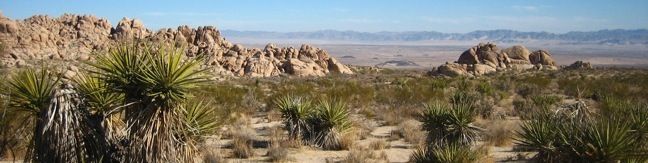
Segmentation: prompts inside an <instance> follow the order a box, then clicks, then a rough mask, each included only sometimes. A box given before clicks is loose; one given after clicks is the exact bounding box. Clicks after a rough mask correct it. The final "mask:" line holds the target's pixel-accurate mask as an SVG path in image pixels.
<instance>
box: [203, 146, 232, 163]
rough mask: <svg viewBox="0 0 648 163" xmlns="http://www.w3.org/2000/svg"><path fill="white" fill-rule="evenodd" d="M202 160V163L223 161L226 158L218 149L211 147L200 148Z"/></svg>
mask: <svg viewBox="0 0 648 163" xmlns="http://www.w3.org/2000/svg"><path fill="white" fill-rule="evenodd" d="M202 151H203V152H202V153H203V155H202V161H203V162H204V163H225V162H227V160H226V159H225V158H224V157H223V156H222V155H221V153H220V150H218V149H212V148H203V149H202Z"/></svg>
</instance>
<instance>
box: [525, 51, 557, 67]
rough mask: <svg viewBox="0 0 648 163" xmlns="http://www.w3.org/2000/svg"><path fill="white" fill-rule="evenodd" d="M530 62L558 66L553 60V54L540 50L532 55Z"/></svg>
mask: <svg viewBox="0 0 648 163" xmlns="http://www.w3.org/2000/svg"><path fill="white" fill-rule="evenodd" d="M529 60H530V61H531V64H540V65H548V66H556V62H555V61H554V60H553V58H551V54H550V53H549V52H548V51H545V50H538V51H535V52H533V53H531V55H530V56H529Z"/></svg>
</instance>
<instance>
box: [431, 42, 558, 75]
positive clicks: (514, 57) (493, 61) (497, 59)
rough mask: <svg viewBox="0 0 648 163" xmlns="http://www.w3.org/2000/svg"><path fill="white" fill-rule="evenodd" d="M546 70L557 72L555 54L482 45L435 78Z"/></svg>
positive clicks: (440, 69) (437, 71) (437, 72)
mask: <svg viewBox="0 0 648 163" xmlns="http://www.w3.org/2000/svg"><path fill="white" fill-rule="evenodd" d="M528 69H542V70H555V69H557V68H556V65H555V62H554V60H553V59H552V58H551V54H550V53H549V52H547V51H544V50H538V51H535V52H533V53H530V52H529V50H528V49H527V48H526V47H524V46H521V45H516V46H513V47H510V48H507V49H504V50H500V49H499V48H498V47H497V45H495V44H493V43H485V44H484V43H481V44H479V45H477V46H474V47H471V48H470V49H468V50H466V51H464V52H463V53H462V54H461V55H460V56H459V59H458V60H457V61H456V62H454V63H446V64H444V65H441V66H439V67H438V68H436V69H434V70H433V72H431V74H434V75H446V76H480V75H484V74H488V73H493V72H497V71H508V70H528Z"/></svg>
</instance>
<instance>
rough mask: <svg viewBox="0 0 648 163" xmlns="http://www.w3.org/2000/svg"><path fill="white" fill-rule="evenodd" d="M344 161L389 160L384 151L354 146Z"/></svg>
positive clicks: (361, 162)
mask: <svg viewBox="0 0 648 163" xmlns="http://www.w3.org/2000/svg"><path fill="white" fill-rule="evenodd" d="M341 162H342V163H365V162H389V160H388V158H387V154H386V153H385V152H384V151H380V152H378V151H372V150H370V149H367V148H363V147H354V148H352V149H351V150H349V155H348V156H347V157H346V158H345V159H344V160H343V161H341Z"/></svg>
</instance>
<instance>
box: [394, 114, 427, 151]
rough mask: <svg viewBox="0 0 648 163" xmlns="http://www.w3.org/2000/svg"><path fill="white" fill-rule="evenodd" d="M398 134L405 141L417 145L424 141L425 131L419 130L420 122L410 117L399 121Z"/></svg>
mask: <svg viewBox="0 0 648 163" xmlns="http://www.w3.org/2000/svg"><path fill="white" fill-rule="evenodd" d="M397 131H398V134H399V135H400V136H401V137H403V139H405V141H406V142H409V143H412V144H415V145H418V144H422V143H424V142H425V137H426V135H425V132H423V131H421V126H420V122H418V121H416V120H413V119H410V120H406V121H403V122H401V123H400V124H399V125H398V130H397Z"/></svg>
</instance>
